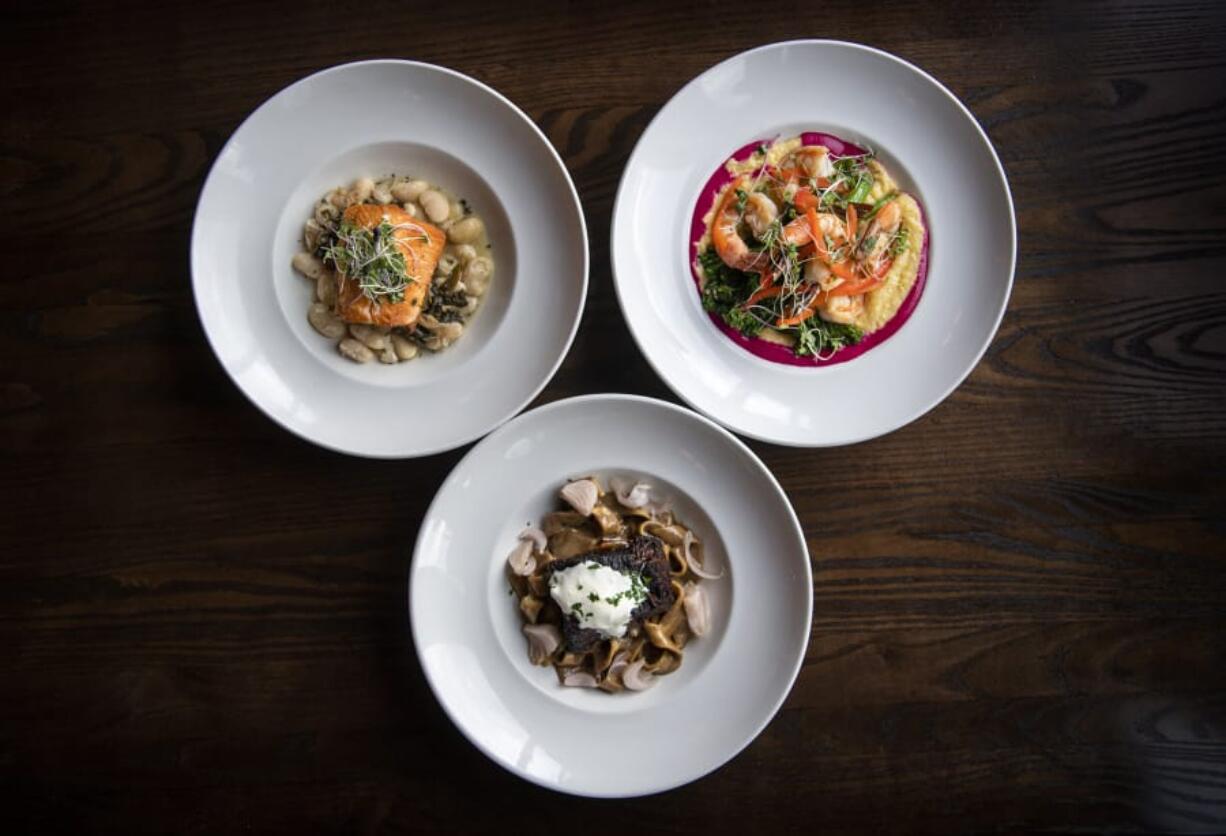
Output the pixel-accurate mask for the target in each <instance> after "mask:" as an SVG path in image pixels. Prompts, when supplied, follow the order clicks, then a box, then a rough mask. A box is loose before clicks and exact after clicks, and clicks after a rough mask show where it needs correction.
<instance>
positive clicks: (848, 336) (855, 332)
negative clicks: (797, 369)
mask: <svg viewBox="0 0 1226 836" xmlns="http://www.w3.org/2000/svg"><path fill="white" fill-rule="evenodd" d="M862 339H864V332H863V331H861V330H860V329H859V328H857V327H856V326H854V325H843V324H841V323H838V322H827V321H826V320H824V319H821V318H820V317H816V316H813V317H809V318H808V319H806V320H805V321H804V322H801V323H800V324H799V325H797V326H796V348H795V351H796V354H797V355H798V356H800V357H816V356H825V355H829V354H831V353H833V352H835V351H838V350H839V349H840V348H846V347H847V346H849V345H855V344H856V343H858V342H860V340H862Z"/></svg>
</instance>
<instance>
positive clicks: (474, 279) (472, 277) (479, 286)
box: [464, 256, 494, 296]
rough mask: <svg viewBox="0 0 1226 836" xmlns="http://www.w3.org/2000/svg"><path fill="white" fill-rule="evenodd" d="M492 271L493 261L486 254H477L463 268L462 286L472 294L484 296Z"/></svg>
mask: <svg viewBox="0 0 1226 836" xmlns="http://www.w3.org/2000/svg"><path fill="white" fill-rule="evenodd" d="M493 273H494V262H493V261H491V260H490V259H489V258H488V257H487V256H479V257H478V258H474V259H473V260H472V261H470V262H468V266H466V267H465V268H464V286H465V287H466V288H468V292H469V293H471V294H472V295H473V296H484V295H485V291H486V290H487V289H489V286H490V277H491V276H492V275H493Z"/></svg>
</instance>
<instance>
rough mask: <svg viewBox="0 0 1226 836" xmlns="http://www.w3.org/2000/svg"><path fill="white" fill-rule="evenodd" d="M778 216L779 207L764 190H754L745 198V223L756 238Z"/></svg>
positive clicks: (760, 235) (759, 236)
mask: <svg viewBox="0 0 1226 836" xmlns="http://www.w3.org/2000/svg"><path fill="white" fill-rule="evenodd" d="M777 217H779V207H778V206H776V205H775V201H773V200H771V199H770V198H769V197H767V196H766V195H764V194H763V193H762V192H752V193H751V194H750V195H749V197H747V198H746V199H745V223H746V224H747V225H748V226H749V230H750V232H752V233H753V234H754V237H755V238H761V237H762V236H763V235H764V234H765V233H766V229H767V227H769V226H770V225H771V223H772V222H773V221H774V220H775V218H777Z"/></svg>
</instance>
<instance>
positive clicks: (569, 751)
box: [409, 395, 813, 796]
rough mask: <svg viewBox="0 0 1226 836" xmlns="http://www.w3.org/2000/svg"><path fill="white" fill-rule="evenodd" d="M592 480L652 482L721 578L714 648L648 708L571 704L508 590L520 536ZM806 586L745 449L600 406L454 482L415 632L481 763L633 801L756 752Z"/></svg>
mask: <svg viewBox="0 0 1226 836" xmlns="http://www.w3.org/2000/svg"><path fill="white" fill-rule="evenodd" d="M590 474H597V475H599V476H601V477H609V476H616V475H623V476H632V477H641V478H643V479H644V480H646V481H649V482H651V483H652V484H653V485H654V486H655V487H656V489H657V493H658V495H662V496H663V497H664V498H667V499H669V500H671V501H672V502H673V503H674V507H675V509H676V511H677V514H678V516H679V517H680V518H681V519H682V520H684V521H685V522H686V523H687V524H690V525H691V526H692V527H693V529H694V531H695V533H696V534H697V535H698V536H699V538H700V539H702V540H703V541H704V543H705V546H706V554H707V558H706V559H707V562H708V563H709V565H710V566H711V568H715V567H720V566H723V567H725V568H726V570H727V571H726V572H725V575H724V577H723V578H721V579H719V580H713V581H704V582H703V583H704V584H705V586H706V589H707V591H708V595H709V596H710V600H711V607H712V617H713V622H714V625H715V626H714V627H713V628H712V630H711V632H710V633H708V634H707V635H706V636H703V637H702V638H700V639H695V640H693V641H692V642H691V643H690V644H689V645H687V647H686V649H685V658H684V661H683V664H682V666H681V668H680V669H679V670H678V671H676V672H675V673H672V674H669V675H668V676H664V677H661V678H660V679H659V680H657V682H656V684H655V686H654V687H652V688H651V689H650V690H648V691H644V692H641V693H638V694H630V693H622V694H606V693H604V692H603V691H590V690H586V689H579V688H564V687H562V686H561V685H559V684H558V681H557V677H556V675H555V674H554V672H553V669H552V668H541V667H534V666H533V665H531V664H530V663H529V662H528V658H527V646H526V644H525V640H524V637H523V634H522V633H521V632H520V628H521V624H522V622H521V619H520V615H519V610H518V607H517V601H516V599H515V598H514V597H513V595H511V594H510V587H509V585H508V583H507V579H506V574H505V565H506V557H507V555H508V554H509V553H510V551H511V549H512V548H513V547H514V545H515V542H516V535H517V534H518V533H519V531H521V530H522V529H523V527H524V525H525V523H528V522H529V521H537V520H539V519H540V517H541V515H542V514H544V513H545V512H547V511H549V510H552V509H553V508H555V507H557V499H556V497H557V491H558V488H559V487H561V485H563V484H564V483H565V482H566V480H567V479H568V478H575V477H579V476H584V475H590ZM812 586H813V583H812V574H811V571H810V568H809V558H808V552H807V550H806V547H805V540H804V536H803V534H802V533H801V529H800V524H799V523H798V522H797V520H796V514H795V513H794V512H793V511H792V507H791V505H790V504H789V503H788V500H787V497H786V495H785V494H784V493H783V490H782V489H781V488H780V487H779V484H778V483H777V482H776V481H775V479H774V477H773V476H771V474H770V471H768V470H767V469H766V467H765V466H764V465H763V464H762V462H761V461H759V460H758V458H757V457H756V456H754V454H753V453H752V452H751V451H750V450H749V448H747V447H746V446H745V445H744V444H742V443H741V442H740V441H738V440H737V439H736V438H735V437H734V436H732V435H731V434H730V433H728V432H727V431H726V430H724V429H722V428H720V427H719V426H717V425H716V424H714V423H712V422H711V421H708V420H707V419H705V418H703V417H701V416H699V415H696V414H695V413H693V412H690V411H689V410H687V409H683V408H681V407H678V406H674V405H672V404H667V403H664V402H662V401H656V400H652V399H649V398H641V397H635V396H630V395H590V396H586V397H579V398H571V399H569V400H564V401H558V402H555V403H552V404H549V405H547V406H543V407H540V408H539V409H535V410H533V411H532V412H529V413H526V414H524V415H521V416H519V417H518V418H516V419H515V420H513V421H511V422H510V423H508V424H507V425H505V426H504V427H502V428H501V429H499V430H497V431H496V432H494V433H492V434H491V435H489V436H488V437H487V438H485V439H484V440H482V441H481V442H480V443H479V444H478V445H477V446H476V447H474V448H473V449H472V450H471V451H470V452H469V453H468V455H467V456H465V457H464V459H463V460H462V461H461V462H460V463H459V464H458V465H456V467H455V470H453V471H452V473H451V475H450V476H449V477H448V478H447V480H446V482H444V483H443V486H442V487H441V488H440V489H439V492H438V495H437V496H436V497H435V499H434V503H433V504H432V505H431V506H430V510H429V511H428V512H427V514H426V518H425V519H424V520H423V521H422V525H421V529H420V532H419V534H418V538H417V546H416V548H415V550H414V553H413V565H412V568H411V570H410V575H409V615H410V621H411V623H412V629H413V639H414V642H415V643H416V646H417V653H418V656H419V658H420V659H421V665H422V668H423V670H424V671H425V673H426V679H427V680H428V681H429V683H430V687H431V688H433V689H434V694H435V696H436V697H438V700H439V702H440V703H441V704H442V706H443V708H444V710H445V711H446V712H447V714H448V715H449V716H450V717H451V719H452V720H453V721H454V722H455V724H456V725H457V726H458V727H459V729H460V731H461V732H463V733H464V734H465V736H467V737H468V739H469V740H471V741H472V742H473V743H474V744H475V745H476V746H477V747H478V748H479V749H480V750H481V751H482V752H484V753H485V754H487V755H488V756H489V757H491V758H492V759H493V760H495V761H496V762H497V763H499V764H500V765H502V766H504V767H506V768H507V769H509V770H511V771H512V772H514V773H515V774H517V775H520V776H521V777H523V778H526V779H528V780H529V781H533V782H535V783H538V784H541V785H543V786H546V787H550V788H552V789H557V790H561V791H564V792H570V793H575V794H579V795H591V796H631V795H643V794H647V793H652V792H658V791H660V790H665V789H669V788H670V787H675V786H678V785H680V784H684V783H686V782H688V781H692V780H694V779H695V778H698V777H700V776H702V775H705V774H706V773H708V772H710V771H711V770H713V769H715V768H717V767H718V766H720V765H721V764H723V763H725V762H726V761H728V760H729V759H730V758H732V757H733V756H734V755H735V754H736V753H737V752H739V751H740V750H741V749H742V748H743V747H745V746H746V745H747V744H748V743H749V742H750V741H751V740H753V739H754V737H756V736H757V734H758V733H759V732H760V731H761V730H762V728H763V727H764V726H765V725H766V724H767V722H768V721H769V720H770V719H771V717H773V716H774V714H775V712H776V711H777V710H778V708H779V705H780V704H781V703H782V702H783V699H784V697H785V696H787V693H788V691H789V690H790V689H791V687H792V683H793V681H794V680H795V678H796V673H797V671H798V670H799V668H800V663H801V661H802V659H803V658H804V653H805V647H806V645H807V643H808V638H809V624H810V619H811V617H812V612H813V589H812Z"/></svg>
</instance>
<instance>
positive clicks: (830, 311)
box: [817, 293, 864, 325]
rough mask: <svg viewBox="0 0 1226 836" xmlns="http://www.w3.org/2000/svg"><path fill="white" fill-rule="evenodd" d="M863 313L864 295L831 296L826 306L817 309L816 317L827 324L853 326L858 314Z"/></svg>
mask: <svg viewBox="0 0 1226 836" xmlns="http://www.w3.org/2000/svg"><path fill="white" fill-rule="evenodd" d="M862 313H864V294H862V293H861V294H856V295H855V296H831V297H830V298H829V299H827V300H826V304H824V305H822V306H821V307H820V308H818V311H817V315H818V316H820V317H821V318H822V319H824V320H826V321H827V322H837V323H839V324H841V325H854V324H855V322H856V319H857V318H859V316H860V314H862Z"/></svg>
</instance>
